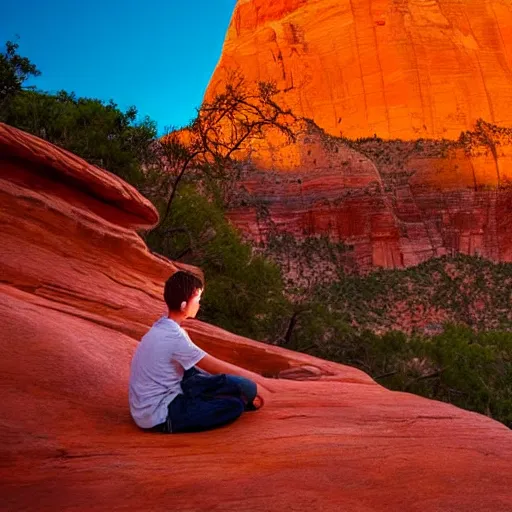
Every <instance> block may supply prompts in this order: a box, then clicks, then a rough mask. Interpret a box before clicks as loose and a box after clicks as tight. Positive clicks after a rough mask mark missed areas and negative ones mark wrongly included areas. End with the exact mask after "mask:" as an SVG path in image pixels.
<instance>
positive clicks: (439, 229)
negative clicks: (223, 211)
mask: <svg viewBox="0 0 512 512" xmlns="http://www.w3.org/2000/svg"><path fill="white" fill-rule="evenodd" d="M490 137H491V136H490ZM496 140H497V141H499V145H498V142H496V144H497V146H496V147H497V153H496V158H494V157H493V155H492V152H491V150H490V149H489V148H488V147H484V146H481V145H473V146H469V147H470V148H471V151H470V154H469V155H468V154H467V151H466V150H465V149H463V148H457V147H454V148H453V149H450V150H448V151H446V154H439V155H438V156H425V155H423V154H421V152H419V151H412V150H411V151H410V152H408V153H406V154H405V156H404V155H402V154H398V155H393V154H391V157H390V158H391V161H390V163H385V164H381V163H379V162H378V161H373V160H372V159H370V158H369V157H366V156H364V155H363V154H361V153H359V152H358V151H356V150H354V149H351V148H349V147H348V146H347V145H346V144H344V143H343V142H342V141H340V140H336V139H326V138H325V136H324V135H323V134H322V133H321V132H320V131H318V130H314V129H313V130H311V131H310V132H309V133H307V134H306V135H301V136H300V137H299V139H298V141H297V143H296V144H291V145H289V146H287V147H286V151H285V152H283V151H282V148H281V147H280V146H270V143H267V145H266V146H265V145H264V144H263V143H262V142H261V141H260V142H259V144H260V148H261V151H260V152H259V155H260V157H261V161H260V160H258V159H256V158H255V159H254V162H255V163H256V164H257V168H256V169H249V170H248V171H247V172H246V173H245V175H244V177H243V180H242V184H241V188H242V190H244V193H243V194H242V195H241V198H242V199H243V201H242V200H240V201H239V203H238V204H239V206H236V207H234V208H233V209H231V211H230V212H229V218H230V219H231V221H232V222H233V223H234V224H235V225H236V226H237V227H238V228H240V229H241V230H242V231H243V232H244V233H245V234H246V236H247V237H248V238H250V239H252V240H255V241H256V242H261V241H265V240H266V239H267V236H268V234H269V232H272V230H273V229H274V230H277V231H280V232H288V233H291V234H293V235H294V237H296V238H299V239H303V238H305V237H307V236H317V235H328V236H329V237H330V238H331V240H333V241H342V242H344V243H345V244H347V245H350V246H352V247H353V249H354V251H353V253H352V254H353V258H354V261H355V265H356V267H357V268H358V269H363V270H367V269H370V268H372V267H375V266H378V267H386V268H395V267H404V266H405V267H408V266H413V265H417V264H419V263H421V262H423V261H425V260H427V259H429V258H431V257H435V256H442V255H444V254H454V253H458V252H461V253H464V254H478V255H480V256H482V257H486V258H489V259H492V260H494V261H512V235H511V231H510V226H511V225H512V186H511V184H512V140H510V139H505V138H503V137H501V138H497V139H496ZM427 142H428V141H427ZM375 144H376V148H377V149H376V150H375V151H374V152H375V153H376V154H377V155H378V154H379V153H384V152H386V151H389V150H388V149H386V143H385V142H378V141H377V142H375ZM411 144H413V143H411ZM290 155H292V156H290ZM291 161H293V164H290V162H291ZM384 161H385V162H387V159H386V158H384ZM262 211H264V212H265V215H261V212H262ZM259 213H260V214H259Z"/></svg>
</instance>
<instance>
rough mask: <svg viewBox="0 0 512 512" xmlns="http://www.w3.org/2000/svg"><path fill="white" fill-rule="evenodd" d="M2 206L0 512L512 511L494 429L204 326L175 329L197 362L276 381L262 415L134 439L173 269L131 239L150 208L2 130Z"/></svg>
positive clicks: (342, 369) (507, 441)
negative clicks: (142, 351)
mask: <svg viewBox="0 0 512 512" xmlns="http://www.w3.org/2000/svg"><path fill="white" fill-rule="evenodd" d="M35 147H37V148H38V151H39V153H38V154H39V156H37V157H34V156H33V154H34V153H33V150H34V149H35ZM21 148H24V149H21ZM57 159H58V160H57ZM64 167H65V169H64ZM363 167H364V166H363ZM368 172H369V171H368ZM65 176H73V179H66V178H65ZM93 188H94V193H92V192H90V191H92V190H93ZM121 195H122V196H123V198H124V199H123V200H122V201H121V200H119V197H120V196H121ZM0 198H1V199H0V201H1V202H0V206H1V207H0V237H1V240H2V243H1V244H0V269H1V283H0V316H1V318H2V322H1V325H0V376H1V377H0V382H1V386H0V388H1V401H0V503H1V504H2V508H3V509H5V510H9V511H17V510H40V511H44V510H52V511H53V510H127V509H130V510H168V509H170V508H172V509H174V510H205V511H206V510H208V511H210V510H216V509H218V510H276V511H277V510H304V511H309V510H327V511H330V510H332V511H336V512H337V511H339V510H350V511H376V510H382V511H388V510H399V509H400V510H408V511H422V512H424V511H434V510H436V511H437V510H472V511H475V512H476V511H489V510H492V511H496V512H499V511H503V512H505V511H507V512H508V511H510V510H511V508H512V492H511V489H512V474H511V472H510V460H511V457H512V436H511V433H510V430H508V429H507V428H506V427H505V426H503V425H501V424H500V423H497V422H495V421H493V420H491V419H489V418H487V417H485V416H482V415H479V414H475V413H471V412H467V411H463V410H461V409H458V408H456V407H453V406H451V405H448V404H443V403H439V402H436V401H431V400H426V399H423V398H420V397H417V396H414V395H411V394H407V393H395V392H390V391H388V390H386V389H384V388H383V387H381V386H379V385H378V384H376V383H375V382H374V381H373V380H372V379H370V378H369V377H368V376H367V375H365V374H364V373H362V372H361V371H359V370H357V369H354V368H350V367H347V366H343V365H338V364H335V363H329V362H326V361H322V360H319V359H315V358H313V357H309V356H306V355H302V354H296V353H294V352H291V351H287V350H284V349H279V348H276V347H272V346H269V345H264V344H261V343H258V342H255V341H252V340H247V339H244V338H241V337H239V336H235V335H233V334H230V333H228V332H226V331H223V330H221V329H218V328H216V327H213V326H210V325H207V324H203V323H201V322H198V321H191V322H189V323H188V324H187V326H186V327H187V329H188V330H189V332H190V333H191V336H192V337H193V339H194V340H195V341H196V342H197V343H198V344H199V345H201V346H202V347H204V348H205V349H206V350H208V351H210V352H211V353H213V354H214V355H217V356H219V357H224V358H225V359H227V360H229V361H232V362H235V363H237V364H240V365H243V366H245V367H247V368H249V369H252V370H253V371H257V372H260V373H263V374H266V375H269V376H270V375H273V376H277V375H279V374H281V377H288V379H285V378H280V379H270V378H269V379H267V381H266V382H267V387H268V388H269V390H270V391H271V399H270V400H268V402H267V403H266V405H265V407H264V408H263V409H261V410H260V411H259V412H257V413H248V414H246V415H244V416H243V417H242V418H241V419H240V420H239V421H237V422H235V423H234V424H232V425H230V426H228V427H224V428H222V429H219V430H215V431H212V432H205V433H200V434H190V435H171V436H164V435H159V434H148V433H144V432H141V431H140V430H138V429H137V427H136V426H135V425H134V424H133V423H132V421H131V419H130V416H129V412H128V404H127V398H128V397H127V394H128V393H127V382H128V374H129V364H130V360H131V356H132V354H133V350H134V349H135V347H136V344H137V340H138V339H139V338H140V336H141V335H142V334H143V332H144V331H145V330H146V329H147V328H148V326H149V325H150V324H151V323H152V322H153V321H154V320H155V319H156V317H158V316H159V315H160V314H161V313H162V312H163V311H164V304H163V303H162V301H161V299H160V296H161V293H162V286H163V281H164V279H165V278H166V277H167V275H169V274H170V273H172V272H173V271H174V269H175V266H174V265H173V264H172V263H171V262H169V261H167V260H165V259H163V258H159V257H157V256H154V255H152V254H151V253H150V252H149V251H148V250H147V248H146V247H145V246H144V244H143V242H142V241H141V239H140V238H139V237H138V236H137V235H136V233H135V231H134V230H133V226H137V227H140V226H142V225H146V226H149V225H151V224H153V223H154V222H155V218H156V217H155V212H154V210H152V208H151V206H150V205H149V204H148V203H147V202H146V201H145V200H144V199H143V198H142V197H140V196H139V195H138V194H137V192H136V191H135V190H134V189H132V188H131V187H129V186H128V185H126V184H124V183H122V182H121V181H120V180H119V179H118V178H116V177H114V176H111V175H108V174H107V173H104V172H102V171H101V170H100V169H97V168H94V167H92V166H89V165H88V164H86V163H85V162H84V161H83V160H80V159H78V158H76V157H72V155H70V154H69V153H67V152H63V151H61V150H58V149H57V148H55V147H54V146H51V145H49V144H47V143H44V142H42V141H40V140H38V139H35V138H34V137H31V136H29V135H27V134H24V133H22V132H20V131H18V130H14V129H11V128H8V127H6V126H4V125H0ZM113 198H117V199H116V200H114V199H113ZM130 212H138V214H137V215H136V216H131V215H130ZM130 222H133V224H130ZM290 378H293V379H296V380H290ZM315 379H316V380H315Z"/></svg>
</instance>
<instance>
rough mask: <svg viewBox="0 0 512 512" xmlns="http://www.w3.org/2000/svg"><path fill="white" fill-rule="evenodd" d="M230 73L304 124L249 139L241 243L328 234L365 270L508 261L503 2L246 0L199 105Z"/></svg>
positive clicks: (509, 100) (509, 140)
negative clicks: (264, 86) (290, 138)
mask: <svg viewBox="0 0 512 512" xmlns="http://www.w3.org/2000/svg"><path fill="white" fill-rule="evenodd" d="M234 72H236V73H239V74H241V75H243V76H244V77H245V78H246V80H247V81H248V82H249V83H255V82H257V81H271V82H274V83H275V84H276V85H277V87H278V88H279V89H280V90H281V91H282V92H281V93H280V95H279V97H278V100H279V103H280V104H281V105H282V106H283V107H286V108H290V109H292V111H293V112H294V113H295V114H296V115H297V116H300V117H304V118H307V119H310V120H311V121H312V123H310V128H309V129H307V130H304V131H302V132H301V135H300V136H299V138H298V140H297V142H296V143H294V144H287V145H284V144H278V143H276V141H275V139H274V138H273V137H270V136H269V138H268V140H267V141H265V142H264V143H261V141H260V142H258V148H257V149H258V150H257V151H255V156H254V157H253V158H252V165H251V166H249V167H248V169H247V171H246V172H245V173H244V176H243V179H242V183H241V189H240V190H241V193H240V200H239V201H238V202H237V203H235V204H234V206H233V208H232V209H231V210H230V213H229V216H230V219H231V220H232V222H233V223H234V224H235V225H236V226H238V227H239V228H240V229H241V230H242V231H243V232H244V233H245V235H246V236H247V237H249V238H251V239H252V240H253V241H255V242H260V243H265V241H267V240H268V237H269V235H271V234H275V233H289V234H292V235H293V236H295V237H298V238H303V239H304V238H307V237H310V236H313V237H315V236H319V235H325V236H328V237H329V238H330V239H331V240H332V241H333V242H343V243H344V244H346V245H347V246H349V247H350V249H351V251H352V258H353V262H354V266H355V268H357V269H362V270H365V269H366V270H367V269H371V268H374V267H386V268H397V267H407V266H412V265H416V264H418V263H420V262H422V261H425V260H427V259H429V258H431V257H436V256H442V255H445V254H452V253H457V252H462V253H465V254H478V255H480V256H483V257H486V258H489V259H492V260H495V261H512V234H511V230H510V228H509V227H510V226H511V225H512V129H510V127H512V5H511V4H510V2H507V1H505V0H482V1H479V2H473V1H469V0H462V1H460V2H453V1H449V0H437V1H422V2H418V1H414V0H379V1H376V0H361V1H357V2H354V1H350V0H346V1H341V2H340V1H339V0H308V1H306V0H275V1H272V2H271V1H269V0H239V2H238V3H237V5H236V7H235V11H234V13H233V16H232V20H231V24H230V26H229V29H228V32H227V36H226V40H225V43H224V48H223V52H222V55H221V58H220V61H219V63H218V65H217V67H216V69H215V72H214V74H213V76H212V78H211V81H210V84H209V87H208V89H207V92H206V95H205V98H206V99H210V98H212V97H213V96H214V95H215V94H216V93H218V92H220V91H221V90H222V87H223V85H225V83H226V81H227V80H228V79H229V76H230V75H232V73H234ZM315 125H316V126H315ZM461 134H463V136H461ZM357 139H359V140H357Z"/></svg>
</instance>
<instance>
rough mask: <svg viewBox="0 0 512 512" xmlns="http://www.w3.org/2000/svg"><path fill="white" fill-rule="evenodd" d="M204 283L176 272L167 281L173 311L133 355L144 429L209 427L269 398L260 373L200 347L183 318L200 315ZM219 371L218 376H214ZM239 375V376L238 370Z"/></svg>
mask: <svg viewBox="0 0 512 512" xmlns="http://www.w3.org/2000/svg"><path fill="white" fill-rule="evenodd" d="M202 292H203V283H202V282H201V280H200V279H198V278H197V277H196V276H194V275H192V274H189V273H187V272H182V271H179V272H176V273H175V274H173V275H172V276H171V277H170V278H169V279H168V280H167V282H166V283H165V291H164V299H165V302H166V304H167V307H168V310H169V311H168V315H167V316H163V317H162V318H160V319H159V320H157V321H156V322H155V323H154V324H153V326H152V327H151V329H150V330H149V331H148V332H147V333H146V334H145V335H144V337H143V338H142V340H141V342H140V343H139V345H138V347H137V350H136V351H135V354H134V356H133V359H132V364H131V373H130V388H129V401H130V412H131V415H132V417H133V419H134V421H135V423H136V424H137V425H138V426H139V427H141V428H143V429H151V430H156V431H159V432H165V433H171V432H195V431H201V430H208V429H212V428H215V427H219V426H221V425H224V424H226V423H229V422H231V421H233V420H235V419H236V418H238V417H239V416H240V415H241V414H242V413H243V412H244V410H255V409H257V408H258V407H257V406H256V405H255V404H254V401H255V399H256V401H258V402H259V403H260V405H261V404H262V403H263V400H262V398H261V396H257V394H258V388H257V385H256V383H255V382H253V380H252V379H251V378H249V377H253V376H254V374H253V373H252V372H249V371H247V370H244V369H243V368H239V367H237V366H235V365H232V364H230V363H226V362H224V361H221V360H220V359H217V358H215V357H213V356H210V355H208V354H207V353H206V352H204V351H203V350H201V349H200V348H199V347H197V346H196V345H195V344H194V343H193V342H192V340H191V339H190V337H189V336H188V334H187V333H186V331H185V330H183V329H182V327H181V325H180V324H181V323H182V322H183V320H185V319H186V318H195V316H196V314H197V312H198V310H199V305H200V304H199V303H200V300H201V295H202ZM212 374H213V375H212ZM233 374H234V375H233Z"/></svg>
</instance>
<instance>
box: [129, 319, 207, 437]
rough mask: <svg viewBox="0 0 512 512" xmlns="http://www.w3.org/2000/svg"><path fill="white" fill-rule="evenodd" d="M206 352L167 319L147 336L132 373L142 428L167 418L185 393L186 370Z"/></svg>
mask: <svg viewBox="0 0 512 512" xmlns="http://www.w3.org/2000/svg"><path fill="white" fill-rule="evenodd" d="M205 355H206V352H204V351H203V350H201V349H200V348H199V347H197V346H196V345H194V343H193V342H192V340H191V339H190V338H189V336H188V334H187V333H186V332H185V331H184V330H183V329H182V328H181V327H180V326H179V325H178V324H177V323H176V322H175V321H174V320H171V319H170V318H168V317H166V316H163V317H162V318H160V319H159V320H157V321H156V322H155V323H154V324H153V326H152V327H151V329H150V330H149V331H148V332H147V333H146V334H145V335H144V337H143V338H142V340H141V342H140V343H139V346H138V347H137V350H136V351H135V354H134V355H133V359H132V365H131V373H130V390H129V400H130V412H131V414H132V417H133V419H134V420H135V423H137V425H138V426H139V427H141V428H151V427H154V426H155V425H158V424H160V423H163V422H164V421H165V420H166V418H167V412H168V411H167V406H168V405H169V404H170V403H171V402H172V401H173V400H174V398H176V396H178V395H179V394H181V393H182V390H181V380H182V378H183V373H184V371H185V370H189V369H190V368H192V367H193V366H194V365H195V364H196V363H198V362H199V361H200V360H201V359H202V358H203V357H204V356H205Z"/></svg>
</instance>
